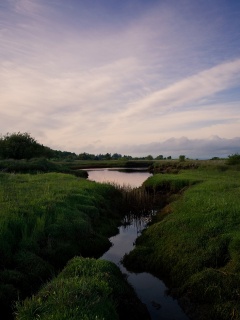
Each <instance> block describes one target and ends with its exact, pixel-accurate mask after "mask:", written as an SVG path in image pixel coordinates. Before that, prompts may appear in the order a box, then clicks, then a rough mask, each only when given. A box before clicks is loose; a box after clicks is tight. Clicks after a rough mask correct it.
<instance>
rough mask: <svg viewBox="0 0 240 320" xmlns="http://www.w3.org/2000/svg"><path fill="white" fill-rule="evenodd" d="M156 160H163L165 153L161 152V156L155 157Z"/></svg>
mask: <svg viewBox="0 0 240 320" xmlns="http://www.w3.org/2000/svg"><path fill="white" fill-rule="evenodd" d="M155 160H163V155H162V154H160V155H159V156H157V157H156V158H155Z"/></svg>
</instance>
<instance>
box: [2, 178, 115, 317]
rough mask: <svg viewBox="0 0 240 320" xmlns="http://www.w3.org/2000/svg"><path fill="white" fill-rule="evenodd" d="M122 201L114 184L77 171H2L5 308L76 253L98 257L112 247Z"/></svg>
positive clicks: (49, 277) (3, 288) (29, 291)
mask: <svg viewBox="0 0 240 320" xmlns="http://www.w3.org/2000/svg"><path fill="white" fill-rule="evenodd" d="M120 204H121V195H120V193H119V191H117V190H116V189H115V188H114V187H113V186H110V185H107V184H97V183H94V182H90V181H87V180H85V179H81V178H77V177H75V176H73V175H67V174H60V173H47V174H37V175H30V174H6V173H1V174H0V208H1V214H0V307H1V314H2V315H3V314H4V311H6V309H9V307H10V306H11V303H12V301H14V300H16V299H18V298H20V299H21V298H23V297H25V296H26V295H29V294H30V293H33V292H35V290H36V289H38V288H39V286H40V285H41V284H42V283H43V282H44V281H46V280H48V279H51V278H52V276H53V275H54V274H55V273H56V272H58V270H60V269H61V268H62V267H63V266H64V265H65V264H66V262H67V261H68V260H69V259H71V258H73V257H74V256H75V255H82V256H85V257H86V256H88V257H95V256H99V255H101V254H102V253H103V252H104V251H105V250H106V249H107V248H108V247H110V245H111V244H110V242H109V240H108V237H109V236H110V235H112V234H114V233H115V232H116V231H117V225H118V224H119V221H120V215H121V212H120V207H121V205H120ZM6 306H7V307H8V308H6ZM8 311H9V310H8Z"/></svg>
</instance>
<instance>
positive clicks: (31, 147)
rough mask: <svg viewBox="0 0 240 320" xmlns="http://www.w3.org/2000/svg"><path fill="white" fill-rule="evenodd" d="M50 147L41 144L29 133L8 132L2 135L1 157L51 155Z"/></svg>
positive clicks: (22, 157) (23, 157)
mask: <svg viewBox="0 0 240 320" xmlns="http://www.w3.org/2000/svg"><path fill="white" fill-rule="evenodd" d="M50 150H51V149H50V148H47V147H45V146H43V145H41V144H39V143H38V142H37V141H36V140H35V139H34V138H33V137H31V136H30V134H29V133H27V132H25V133H21V132H17V133H16V132H15V133H11V134H10V133H7V134H6V135H5V136H1V137H0V157H1V158H4V159H6V158H12V159H30V158H35V157H41V156H49V154H50Z"/></svg>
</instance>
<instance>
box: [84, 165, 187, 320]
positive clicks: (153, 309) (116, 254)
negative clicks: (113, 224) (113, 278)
mask: <svg viewBox="0 0 240 320" xmlns="http://www.w3.org/2000/svg"><path fill="white" fill-rule="evenodd" d="M88 173H89V180H94V181H97V182H114V183H118V184H126V185H131V186H133V187H137V186H140V185H141V184H142V183H143V181H145V180H146V179H147V178H148V177H149V176H150V174H149V173H148V172H143V171H142V172H140V171H138V172H131V173H127V172H119V171H115V170H114V171H113V170H108V169H96V170H94V169H91V170H88ZM101 173H102V174H101ZM148 222H149V217H141V218H138V219H137V220H136V219H132V220H131V221H130V223H129V224H128V225H122V226H121V227H119V233H118V234H117V235H116V236H114V237H111V238H110V241H111V243H112V247H111V248H110V249H109V250H108V251H107V252H105V253H104V254H103V256H102V257H101V258H100V259H105V260H109V261H112V262H114V263H115V264H116V265H117V266H118V267H119V268H120V270H121V271H122V272H123V273H124V274H126V275H127V279H128V282H129V283H130V284H131V285H132V286H133V287H134V289H135V291H136V293H137V295H138V297H139V298H140V300H141V301H142V302H143V303H145V304H146V306H147V308H148V311H149V314H150V315H151V319H154V320H155V319H156V320H157V319H158V320H188V319H189V318H188V317H187V316H186V315H185V314H184V312H183V311H182V309H181V308H180V306H179V305H178V302H177V300H175V299H173V298H172V297H171V296H169V295H167V294H166V292H167V289H168V288H167V287H166V286H165V284H164V282H163V281H161V280H160V279H158V278H156V277H154V276H153V275H151V274H149V273H146V272H143V273H132V272H129V271H128V270H127V269H126V268H125V267H124V266H123V265H122V263H121V259H122V257H123V256H124V254H125V253H128V252H130V251H131V250H133V248H134V243H135V240H136V238H137V237H138V236H139V235H140V233H141V231H142V230H143V229H144V228H146V226H147V223H148Z"/></svg>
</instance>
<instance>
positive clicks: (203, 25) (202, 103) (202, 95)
mask: <svg viewBox="0 0 240 320" xmlns="http://www.w3.org/2000/svg"><path fill="white" fill-rule="evenodd" d="M136 3H138V6H133V3H131V5H130V2H129V3H128V4H127V3H123V2H121V3H118V4H115V6H117V8H118V10H116V8H115V6H109V2H108V1H105V0H104V1H103V2H102V4H101V5H99V3H98V2H96V3H95V6H90V5H89V4H88V3H87V2H82V1H79V2H78V1H69V2H68V3H66V2H65V1H63V0H59V1H46V0H6V5H5V6H4V7H3V9H2V10H0V41H1V52H0V83H1V86H0V96H1V102H0V115H1V117H0V122H1V131H2V133H4V132H8V131H13V130H14V131H28V132H31V133H32V134H33V136H35V137H36V138H38V137H39V138H40V139H43V140H42V141H41V142H42V143H44V144H47V145H50V146H53V147H54V146H59V148H61V149H66V150H74V151H76V152H81V151H82V148H85V147H87V146H90V145H92V144H93V145H94V144H95V141H97V140H100V141H101V143H98V144H97V145H100V144H101V146H102V148H105V147H106V148H111V146H113V145H114V146H116V147H117V146H118V145H119V148H120V146H122V145H124V143H125V142H126V141H128V143H129V144H130V145H131V146H133V145H134V144H136V145H139V144H147V145H148V144H151V143H155V142H156V141H160V142H162V141H165V140H168V138H169V137H176V138H178V137H181V136H188V137H191V138H192V139H193V138H194V139H195V138H198V137H199V138H200V137H201V138H203V139H206V138H207V137H209V136H211V135H213V134H214V135H219V136H224V137H225V138H228V139H230V138H233V137H235V136H240V131H239V128H240V127H239V121H240V120H239V119H240V109H239V99H240V95H239V94H238V93H237V90H235V91H236V92H234V94H232V95H231V99H230V98H229V97H230V93H231V92H232V91H234V90H233V89H234V88H237V87H239V83H240V52H238V49H237V46H234V48H235V49H234V50H233V46H231V43H232V42H234V41H235V40H236V39H237V32H238V31H237V30H238V29H237V28H236V26H237V25H238V24H239V22H238V20H237V19H236V18H234V17H233V16H231V19H232V20H231V21H233V22H234V28H233V27H231V28H230V27H229V24H226V22H227V21H229V20H227V19H229V18H228V17H226V16H225V13H224V12H227V11H226V8H225V11H223V8H222V6H221V5H219V6H217V7H216V6H214V5H213V4H211V5H208V4H207V1H206V3H205V1H202V2H201V4H198V5H196V4H193V2H190V1H180V2H179V3H178V4H176V6H173V5H172V4H171V3H170V2H168V1H154V2H148V3H146V2H144V4H143V3H142V2H141V1H140V2H136ZM221 3H222V2H221ZM199 6H202V9H204V10H205V9H206V8H207V7H208V11H204V10H203V11H202V13H201V14H200V13H199V12H200V11H199ZM220 13H221V15H222V18H221V19H220V18H219V14H220ZM234 19H235V20H234ZM224 27H225V28H226V33H224V34H222V37H221V39H220V38H219V32H220V31H221V30H224ZM239 27H240V26H239ZM228 28H229V32H228ZM236 41H238V43H239V40H236ZM239 47H240V43H239ZM228 48H231V50H228ZM231 90H232V91H231ZM92 149H94V147H89V150H92ZM84 151H88V150H84ZM109 151H111V150H109ZM115 151H118V150H115ZM129 153H131V152H129Z"/></svg>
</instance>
